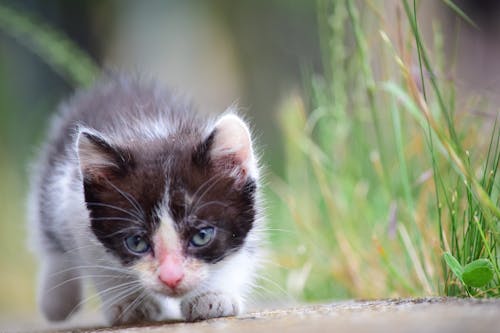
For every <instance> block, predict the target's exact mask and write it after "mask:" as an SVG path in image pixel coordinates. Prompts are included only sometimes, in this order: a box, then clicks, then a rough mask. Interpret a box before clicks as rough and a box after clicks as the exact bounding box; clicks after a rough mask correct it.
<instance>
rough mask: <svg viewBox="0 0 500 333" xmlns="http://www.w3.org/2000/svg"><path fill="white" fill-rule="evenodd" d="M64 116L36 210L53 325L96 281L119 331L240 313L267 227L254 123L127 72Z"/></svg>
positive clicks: (38, 181) (52, 141) (40, 173)
mask: <svg viewBox="0 0 500 333" xmlns="http://www.w3.org/2000/svg"><path fill="white" fill-rule="evenodd" d="M59 111H60V112H59V113H58V116H57V118H55V119H54V121H53V123H52V127H51V132H50V137H49V139H48V141H47V143H46V144H45V146H44V148H43V150H42V153H41V155H40V158H39V160H38V163H37V165H36V166H35V168H34V175H35V176H34V179H33V182H32V188H31V197H30V200H29V208H30V216H31V220H32V223H33V225H32V228H31V229H33V230H34V231H35V233H34V235H33V236H34V238H35V241H36V243H37V246H38V247H37V254H38V256H39V260H40V265H41V273H40V277H41V283H40V289H39V301H40V306H41V310H42V312H43V314H44V315H45V316H46V318H47V319H49V320H52V321H60V320H64V319H66V318H68V317H69V316H70V315H71V314H73V313H74V312H75V311H76V310H77V309H78V308H79V307H80V306H81V305H82V304H83V303H85V300H86V299H85V298H84V297H83V295H82V281H83V279H84V278H87V277H88V278H90V279H91V280H92V281H93V283H94V285H95V288H96V290H97V292H98V294H99V296H100V298H101V300H102V308H103V312H104V314H105V317H106V318H107V320H108V321H109V323H111V324H119V323H131V322H137V321H149V320H164V319H168V318H171V317H172V316H174V317H175V314H176V312H177V315H179V306H180V315H181V316H182V317H183V318H184V319H186V320H189V321H194V320H201V319H207V318H212V317H220V316H231V315H237V314H238V313H240V312H241V311H242V308H243V304H244V299H245V296H246V295H247V293H248V291H249V289H250V287H251V285H252V281H253V279H254V276H255V271H256V268H257V266H258V262H259V257H260V250H261V249H260V232H259V229H260V227H261V224H262V218H261V207H260V204H259V194H258V187H259V168H258V163H257V159H256V156H255V154H254V149H253V147H252V139H251V136H250V132H249V129H248V127H247V125H246V124H245V122H244V121H243V120H242V119H240V118H239V117H238V116H237V115H235V114H234V113H231V112H226V113H225V114H223V115H221V116H220V117H218V118H216V119H207V118H204V117H201V116H199V115H196V114H195V113H194V112H193V110H192V106H191V104H189V103H188V102H186V101H185V100H184V99H182V98H180V97H179V96H178V95H175V94H173V93H171V92H169V91H168V90H165V89H163V88H161V87H160V86H159V85H158V84H157V83H155V82H152V81H145V80H141V79H137V78H134V77H130V76H127V75H123V74H122V75H111V76H109V77H107V78H105V79H103V80H101V81H100V82H98V83H96V84H95V85H94V87H93V88H91V89H90V90H87V91H83V92H80V93H78V94H76V95H75V96H74V97H73V98H72V99H70V100H69V101H68V102H67V103H65V104H63V105H62V106H61V109H60V110H59ZM176 308H177V310H176Z"/></svg>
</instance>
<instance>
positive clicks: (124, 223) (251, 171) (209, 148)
mask: <svg viewBox="0 0 500 333" xmlns="http://www.w3.org/2000/svg"><path fill="white" fill-rule="evenodd" d="M182 141H183V142H182V143H179V137H175V138H171V139H165V140H158V141H155V142H151V143H150V144H148V145H147V146H144V145H142V146H141V145H139V146H138V145H131V146H123V145H122V146H119V145H114V144H113V143H111V142H109V140H107V139H105V138H103V137H102V136H100V135H98V134H96V133H91V132H88V131H87V132H85V131H82V133H81V134H80V136H79V139H78V154H79V159H80V166H81V170H82V174H83V178H84V192H85V201H86V203H87V208H88V209H89V212H90V217H91V229H92V231H93V232H94V234H95V235H96V237H97V239H98V240H99V241H100V242H101V243H102V244H103V246H104V247H106V249H107V250H108V251H109V252H111V253H112V254H113V255H114V256H115V257H116V258H117V259H118V260H119V262H120V263H121V264H122V265H123V266H126V267H129V268H130V269H131V270H132V271H133V272H135V274H136V275H137V276H139V277H140V280H141V281H142V283H143V284H144V286H145V287H146V288H148V289H150V290H154V291H157V292H160V293H163V294H166V295H169V296H182V295H184V294H186V293H188V292H190V291H192V290H194V289H196V288H198V287H199V286H200V285H202V284H203V282H204V281H205V280H207V279H209V278H210V272H211V267H213V265H214V264H216V263H218V262H220V261H223V260H224V259H225V258H226V257H228V256H230V255H231V254H232V253H234V252H237V251H238V250H240V249H241V247H242V246H244V242H245V239H246V237H247V235H248V233H249V231H250V230H251V229H252V227H253V223H254V219H255V215H256V206H255V204H256V203H255V190H256V178H257V175H256V170H257V169H256V164H255V160H254V157H253V153H252V149H251V141H250V137H249V135H248V130H247V128H246V126H245V125H244V123H243V122H241V120H239V119H238V118H236V117H235V116H225V117H223V118H222V119H221V120H220V121H219V122H218V123H217V124H216V126H215V129H214V131H213V132H212V134H211V135H209V136H208V137H206V138H202V137H197V136H196V135H194V136H188V137H183V138H182Z"/></svg>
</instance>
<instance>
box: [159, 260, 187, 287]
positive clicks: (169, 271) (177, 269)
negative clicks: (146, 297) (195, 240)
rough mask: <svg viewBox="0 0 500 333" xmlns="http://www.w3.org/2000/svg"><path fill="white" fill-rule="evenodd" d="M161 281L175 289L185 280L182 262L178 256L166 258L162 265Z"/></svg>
mask: <svg viewBox="0 0 500 333" xmlns="http://www.w3.org/2000/svg"><path fill="white" fill-rule="evenodd" d="M159 277H160V280H161V281H162V282H163V283H164V284H166V285H167V286H168V287H170V288H172V289H175V288H176V287H177V286H178V285H179V283H181V281H182V279H183V278H184V270H183V269H182V261H181V260H180V259H179V258H177V257H176V256H166V257H165V259H164V260H163V262H162V263H161V265H160V275H159Z"/></svg>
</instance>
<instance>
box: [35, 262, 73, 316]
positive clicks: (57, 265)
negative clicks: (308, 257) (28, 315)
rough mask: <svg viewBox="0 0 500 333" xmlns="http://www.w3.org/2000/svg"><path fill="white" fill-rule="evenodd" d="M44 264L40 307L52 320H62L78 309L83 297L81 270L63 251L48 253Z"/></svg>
mask: <svg viewBox="0 0 500 333" xmlns="http://www.w3.org/2000/svg"><path fill="white" fill-rule="evenodd" d="M44 259H45V261H44V262H43V264H42V273H41V274H42V275H41V284H40V290H39V302H40V307H41V310H42V312H43V314H44V315H45V317H46V318H47V319H48V320H50V321H61V320H64V319H66V318H67V317H68V316H69V315H70V314H72V313H73V312H76V311H77V310H78V307H79V304H80V301H81V297H82V286H81V285H82V281H81V278H80V276H79V274H80V272H79V271H78V270H77V269H74V267H73V266H74V264H72V262H71V260H70V259H69V258H68V257H67V256H66V255H64V254H62V253H57V254H56V253H47V254H46V255H45V258H44Z"/></svg>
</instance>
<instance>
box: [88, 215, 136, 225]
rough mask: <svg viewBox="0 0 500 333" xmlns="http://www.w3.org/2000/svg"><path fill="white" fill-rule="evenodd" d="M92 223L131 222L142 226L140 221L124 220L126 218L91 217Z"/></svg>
mask: <svg viewBox="0 0 500 333" xmlns="http://www.w3.org/2000/svg"><path fill="white" fill-rule="evenodd" d="M91 220H92V221H108V220H109V221H125V222H132V223H134V224H137V225H142V223H141V222H140V221H137V220H134V219H130V218H126V217H111V216H110V217H93V218H91Z"/></svg>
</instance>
